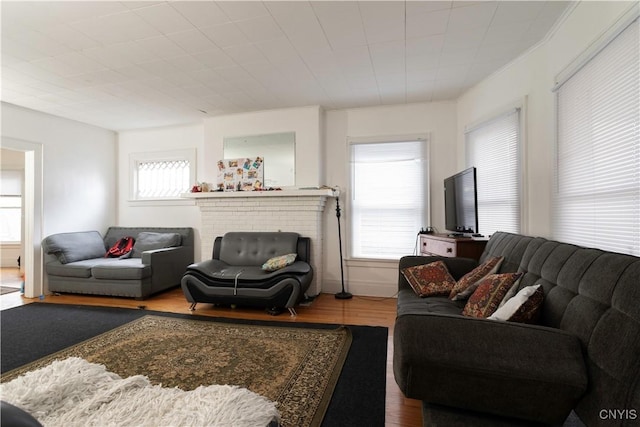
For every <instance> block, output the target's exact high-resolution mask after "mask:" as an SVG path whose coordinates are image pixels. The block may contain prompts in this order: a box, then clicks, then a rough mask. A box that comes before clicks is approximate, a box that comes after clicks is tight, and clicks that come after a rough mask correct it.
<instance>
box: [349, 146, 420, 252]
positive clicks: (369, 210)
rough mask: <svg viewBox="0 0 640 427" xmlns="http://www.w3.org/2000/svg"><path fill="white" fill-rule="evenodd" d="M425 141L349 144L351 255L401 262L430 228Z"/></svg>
mask: <svg viewBox="0 0 640 427" xmlns="http://www.w3.org/2000/svg"><path fill="white" fill-rule="evenodd" d="M427 144H428V142H427V141H426V138H424V139H422V138H420V139H416V140H410V141H406V140H405V141H388V142H375V143H353V142H352V143H351V147H350V148H351V191H350V193H351V194H350V197H351V198H350V211H351V212H350V225H351V227H350V230H351V236H350V237H351V238H350V245H349V247H350V252H351V256H352V257H353V258H373V259H394V260H395V259H399V258H400V257H402V256H404V255H410V254H412V253H414V248H415V245H416V235H417V233H418V231H419V230H420V228H421V227H424V226H425V225H427V224H429V223H430V222H429V219H428V209H427V203H428V200H429V190H428V188H429V187H428V176H429V171H428V163H429V162H428V159H427Z"/></svg>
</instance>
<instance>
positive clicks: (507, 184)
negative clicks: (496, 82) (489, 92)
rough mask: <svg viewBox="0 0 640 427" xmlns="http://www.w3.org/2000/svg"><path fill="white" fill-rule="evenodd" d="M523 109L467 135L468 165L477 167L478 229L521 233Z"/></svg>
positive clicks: (482, 231) (475, 128)
mask: <svg viewBox="0 0 640 427" xmlns="http://www.w3.org/2000/svg"><path fill="white" fill-rule="evenodd" d="M520 146H521V143H520V109H519V108H517V109H514V110H511V111H509V112H508V113H506V114H503V115H501V116H499V117H496V118H494V119H492V120H489V121H486V122H483V123H481V124H480V125H478V126H475V127H473V128H471V129H469V130H467V132H466V152H467V166H469V167H471V166H475V167H476V176H477V178H476V179H477V193H478V229H479V232H480V233H482V234H485V235H491V234H493V233H495V232H496V231H507V232H511V233H520V229H521V228H520V222H521V221H520V217H521V216H520V215H521V214H520V212H521V195H520V188H521V186H520V176H521V172H520V163H521V162H520Z"/></svg>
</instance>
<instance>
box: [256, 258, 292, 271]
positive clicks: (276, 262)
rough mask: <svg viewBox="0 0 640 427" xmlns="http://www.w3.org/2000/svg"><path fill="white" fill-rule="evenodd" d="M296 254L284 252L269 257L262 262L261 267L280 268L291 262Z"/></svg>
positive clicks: (274, 269) (273, 269) (271, 269)
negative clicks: (283, 253)
mask: <svg viewBox="0 0 640 427" xmlns="http://www.w3.org/2000/svg"><path fill="white" fill-rule="evenodd" d="M297 256H298V254H286V255H280V256H276V257H273V258H269V259H268V260H267V261H265V263H264V264H262V269H263V270H264V271H276V270H280V269H281V268H284V267H286V266H288V265H291V264H293V263H294V262H295V260H296V257H297Z"/></svg>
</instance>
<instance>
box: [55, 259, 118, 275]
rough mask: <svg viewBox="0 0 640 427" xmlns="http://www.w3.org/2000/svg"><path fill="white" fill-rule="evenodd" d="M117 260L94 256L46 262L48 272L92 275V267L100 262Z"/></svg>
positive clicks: (106, 262)
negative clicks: (77, 259) (63, 262)
mask: <svg viewBox="0 0 640 427" xmlns="http://www.w3.org/2000/svg"><path fill="white" fill-rule="evenodd" d="M115 261H117V259H116V258H93V259H83V260H82V261H75V262H70V263H67V264H62V263H61V262H60V261H57V260H56V261H52V262H49V263H47V264H46V267H45V268H46V271H47V274H49V275H51V276H62V277H80V278H89V277H91V269H92V268H93V267H95V266H96V265H99V264H108V263H111V262H115Z"/></svg>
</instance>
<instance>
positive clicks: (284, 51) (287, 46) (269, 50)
mask: <svg viewBox="0 0 640 427" xmlns="http://www.w3.org/2000/svg"><path fill="white" fill-rule="evenodd" d="M255 46H256V47H257V48H258V49H260V52H262V54H263V55H264V56H265V58H267V59H268V60H269V61H271V62H272V63H274V64H275V63H278V62H280V61H285V60H287V59H290V58H292V57H298V56H299V55H298V51H297V50H296V49H295V48H294V47H293V45H292V44H291V42H290V41H289V39H288V38H286V37H281V38H278V39H273V40H266V41H262V42H257V43H256V44H255Z"/></svg>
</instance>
